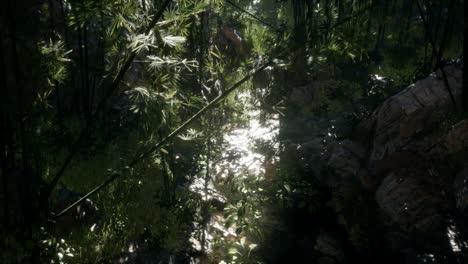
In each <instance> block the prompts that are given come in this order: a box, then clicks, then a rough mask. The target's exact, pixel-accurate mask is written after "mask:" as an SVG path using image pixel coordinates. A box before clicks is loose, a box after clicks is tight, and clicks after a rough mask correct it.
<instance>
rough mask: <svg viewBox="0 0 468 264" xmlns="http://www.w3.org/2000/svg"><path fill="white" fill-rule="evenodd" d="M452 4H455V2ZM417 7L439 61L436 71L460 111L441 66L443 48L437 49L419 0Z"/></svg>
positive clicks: (456, 108)
mask: <svg viewBox="0 0 468 264" xmlns="http://www.w3.org/2000/svg"><path fill="white" fill-rule="evenodd" d="M451 3H453V1H452V2H451ZM416 5H417V6H418V10H419V14H420V17H421V19H422V21H423V24H424V27H425V29H426V34H427V36H428V38H429V43H430V44H431V46H432V49H433V51H434V53H435V54H437V60H438V61H437V62H436V69H437V68H440V71H441V73H442V79H443V81H444V85H445V88H446V89H447V91H448V93H449V95H450V100H451V101H452V104H453V108H454V109H455V111H458V106H457V102H456V100H455V97H454V96H453V93H452V89H451V88H450V84H449V81H448V78H447V74H446V72H445V70H444V68H443V67H442V65H440V60H441V58H442V47H440V49H437V47H436V43H435V41H434V38H433V37H432V34H431V32H430V31H429V24H428V23H427V20H426V18H425V17H424V14H423V10H422V8H421V5H420V4H419V0H416ZM447 26H448V23H447ZM442 44H443V43H442Z"/></svg>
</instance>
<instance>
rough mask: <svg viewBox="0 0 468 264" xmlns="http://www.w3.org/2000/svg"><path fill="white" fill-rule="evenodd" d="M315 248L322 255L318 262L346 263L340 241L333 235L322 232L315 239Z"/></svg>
mask: <svg viewBox="0 0 468 264" xmlns="http://www.w3.org/2000/svg"><path fill="white" fill-rule="evenodd" d="M314 250H315V251H317V252H318V253H319V255H321V257H320V258H319V259H318V260H317V263H345V254H344V251H343V249H342V247H341V245H340V242H339V241H338V240H337V238H335V237H334V236H333V235H331V234H328V233H325V232H322V233H321V234H319V235H318V236H317V239H316V240H315V245H314Z"/></svg>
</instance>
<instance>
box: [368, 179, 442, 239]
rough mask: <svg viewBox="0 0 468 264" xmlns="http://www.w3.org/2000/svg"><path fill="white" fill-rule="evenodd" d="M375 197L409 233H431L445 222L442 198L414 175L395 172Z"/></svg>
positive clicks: (382, 184) (384, 209)
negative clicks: (406, 175) (429, 190)
mask: <svg viewBox="0 0 468 264" xmlns="http://www.w3.org/2000/svg"><path fill="white" fill-rule="evenodd" d="M375 199H376V201H377V204H378V206H379V207H380V209H381V210H382V211H383V213H384V214H385V215H387V216H388V217H390V219H391V220H392V221H393V222H395V223H397V224H398V225H399V226H400V228H401V229H402V230H404V231H406V232H417V233H422V234H430V233H431V232H433V231H434V230H436V229H437V228H438V227H440V225H441V223H442V217H441V215H440V214H439V211H438V203H439V201H438V198H437V197H436V196H435V195H433V194H431V193H428V192H425V190H424V186H422V185H421V184H420V183H419V182H417V181H416V180H414V179H412V178H408V177H405V176H403V175H398V174H396V173H392V174H390V175H388V176H387V177H385V178H384V179H383V181H382V183H381V185H380V186H379V187H378V189H377V191H376V194H375Z"/></svg>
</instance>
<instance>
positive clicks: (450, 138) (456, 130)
mask: <svg viewBox="0 0 468 264" xmlns="http://www.w3.org/2000/svg"><path fill="white" fill-rule="evenodd" d="M444 147H445V149H446V153H447V154H449V155H450V154H455V153H457V152H460V151H463V150H467V149H468V120H467V119H465V120H462V121H460V122H458V123H457V124H455V125H454V126H453V127H452V129H451V130H450V131H449V132H448V134H447V136H446V137H445V140H444Z"/></svg>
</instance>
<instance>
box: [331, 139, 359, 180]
mask: <svg viewBox="0 0 468 264" xmlns="http://www.w3.org/2000/svg"><path fill="white" fill-rule="evenodd" d="M365 155H366V150H365V148H364V147H363V146H362V145H361V144H359V143H357V142H353V141H350V140H344V141H341V142H338V143H337V145H336V146H335V148H334V149H333V151H332V153H331V155H330V159H329V161H328V167H329V168H330V169H331V170H332V171H333V172H334V173H335V174H336V175H338V176H340V177H341V178H345V177H349V176H356V175H358V172H359V170H360V168H361V162H362V160H363V159H364V158H365Z"/></svg>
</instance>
